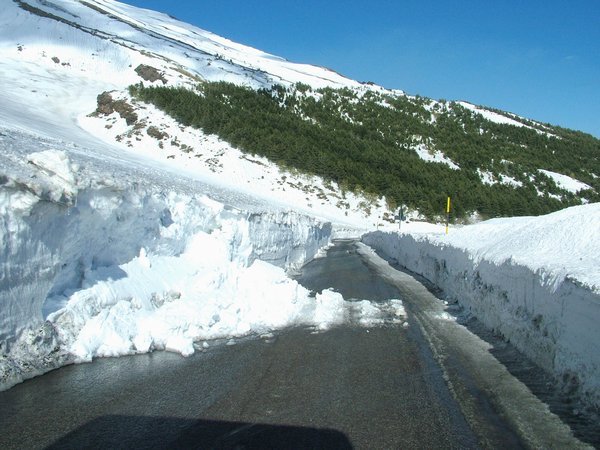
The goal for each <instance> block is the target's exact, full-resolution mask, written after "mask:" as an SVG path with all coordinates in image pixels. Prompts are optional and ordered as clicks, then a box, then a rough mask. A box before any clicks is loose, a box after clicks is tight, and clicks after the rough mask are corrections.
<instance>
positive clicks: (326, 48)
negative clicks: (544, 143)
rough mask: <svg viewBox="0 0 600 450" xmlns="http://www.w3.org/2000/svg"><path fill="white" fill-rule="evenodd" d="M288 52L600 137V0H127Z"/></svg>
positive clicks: (385, 82) (390, 84) (354, 74)
mask: <svg viewBox="0 0 600 450" xmlns="http://www.w3.org/2000/svg"><path fill="white" fill-rule="evenodd" d="M125 1H126V3H129V4H132V5H135V6H140V7H143V8H149V9H154V10H158V11H162V12H166V13H169V14H171V15H172V16H175V17H177V18H179V19H180V20H183V21H185V22H189V23H192V24H194V25H197V26H199V27H200V28H203V29H205V30H208V31H212V32H213V33H216V34H219V35H221V36H224V37H226V38H229V39H231V40H233V41H236V42H239V43H242V44H246V45H250V46H252V47H256V48H258V49H261V50H264V51H267V52H269V53H273V54H275V55H278V56H282V57H284V58H287V59H289V60H291V61H296V62H305V63H310V64H316V65H321V66H326V67H329V68H331V69H333V70H336V71H337V72H340V73H341V74H343V75H345V76H348V77H350V78H353V79H356V80H359V81H373V82H375V83H377V84H380V85H382V86H385V87H387V88H394V89H402V90H404V91H406V92H407V93H409V94H419V95H422V96H426V97H431V98H435V99H441V98H444V99H447V100H467V101H470V102H472V103H475V104H481V105H486V106H491V107H495V108H499V109H503V110H506V111H510V112H513V113H516V114H519V115H523V116H525V117H528V118H531V119H536V120H539V121H542V122H549V123H551V124H555V125H560V126H564V127H567V128H573V129H578V130H582V131H585V132H588V133H591V134H593V135H595V136H596V137H600V0H571V1H566V0H544V1H540V0H496V1H492V0H478V1H475V0H435V1H434V0H395V1H394V0H371V1H369V2H365V1H361V2H358V1H353V0H346V1H338V0H328V1H326V2H323V1H316V0H305V1H302V2H300V1H297V2H286V1H283V0H280V1H273V0H263V1H260V2H253V1H248V0H246V1H243V0H197V1H196V0H178V1H167V0H125Z"/></svg>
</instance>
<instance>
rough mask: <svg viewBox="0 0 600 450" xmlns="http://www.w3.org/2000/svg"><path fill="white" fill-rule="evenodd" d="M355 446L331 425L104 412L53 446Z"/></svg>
mask: <svg viewBox="0 0 600 450" xmlns="http://www.w3.org/2000/svg"><path fill="white" fill-rule="evenodd" d="M80 448H86V449H94V448H97V449H106V448H111V449H118V448H123V449H125V448H144V449H150V448H152V449H162V448H169V449H177V448H186V449H188V448H190V449H308V448H310V449H352V445H351V443H350V441H349V440H348V438H347V437H346V435H344V434H343V433H341V432H339V431H336V430H331V429H319V428H307V427H296V426H288V425H268V424H255V423H242V422H224V421H211V420H192V419H176V418H171V417H168V418H167V417H137V416H112V415H111V416H104V417H100V418H98V419H95V420H93V421H91V422H88V423H87V424H85V425H83V426H81V427H80V428H78V429H76V430H74V431H72V432H71V433H69V434H67V435H66V436H64V437H62V438H61V439H59V440H58V441H56V442H55V443H54V444H52V445H50V446H49V447H48V449H80Z"/></svg>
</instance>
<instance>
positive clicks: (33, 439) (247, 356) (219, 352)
mask: <svg viewBox="0 0 600 450" xmlns="http://www.w3.org/2000/svg"><path fill="white" fill-rule="evenodd" d="M299 281H300V282H301V283H302V284H304V285H305V286H307V287H308V288H310V289H313V290H320V289H323V288H328V287H333V288H335V289H336V290H338V291H339V292H340V293H342V294H343V295H344V298H346V299H352V298H354V299H369V300H372V301H383V300H386V299H390V298H402V297H404V298H403V300H404V302H405V304H407V307H408V304H409V303H410V299H408V298H405V297H406V296H407V295H411V292H410V289H409V290H406V292H399V291H398V289H397V286H393V285H392V284H391V283H388V282H386V281H384V280H383V279H382V278H381V276H380V274H379V273H378V272H377V270H375V269H374V268H373V266H370V265H367V264H366V263H365V260H364V258H363V257H361V256H360V255H359V254H357V252H356V247H355V246H354V244H353V243H352V242H342V243H340V244H338V245H337V246H336V247H334V248H333V249H331V250H330V251H329V254H328V257H327V258H323V259H318V260H315V261H314V262H312V263H311V264H309V265H308V266H306V267H305V268H304V270H303V272H302V274H301V275H300V276H299ZM417 306H418V302H417ZM418 311H420V310H419V308H418V307H417V313H415V314H414V315H413V313H410V314H409V320H408V324H409V325H408V327H404V326H401V325H398V324H387V325H384V326H379V327H372V328H362V327H358V326H355V325H351V324H348V325H343V326H340V327H337V328H334V329H332V330H329V331H325V332H319V333H317V332H315V331H314V330H312V329H308V328H296V329H290V330H285V331H282V332H279V333H277V334H276V335H275V336H269V337H267V338H260V337H256V338H247V339H244V340H240V341H237V342H236V344H235V345H226V344H225V343H222V344H220V345H213V346H211V348H210V349H209V350H208V351H206V352H198V353H196V354H195V355H193V356H191V357H189V358H181V357H180V356H178V355H175V354H171V353H166V352H156V353H154V354H149V355H138V356H134V357H124V358H114V359H101V360H97V361H94V362H93V363H92V364H84V365H78V366H70V367H65V368H62V369H59V370H56V371H54V372H51V373H49V374H46V375H44V376H42V377H39V378H36V379H33V380H29V381H27V382H25V383H23V384H21V385H18V386H15V387H14V388H12V389H10V390H9V391H6V392H2V393H0V448H3V449H10V448H19V449H26V448H47V447H49V448H103V449H104V448H207V449H208V448H232V449H233V448H239V449H243V448H285V449H294V448H298V449H300V448H302V449H305V448H323V449H336V448H368V449H396V448H423V449H425V448H427V449H432V448H520V447H525V446H527V442H525V441H524V440H523V438H522V435H521V434H520V433H518V432H517V431H516V429H515V426H514V420H512V421H511V420H507V417H506V414H507V413H506V410H503V409H502V408H498V406H497V403H496V402H495V400H494V395H495V394H494V393H493V392H491V393H490V391H489V390H488V389H487V388H486V386H487V385H486V384H485V383H480V382H479V378H478V377H480V375H477V373H475V374H472V373H471V372H470V369H469V365H470V364H471V363H470V362H468V361H467V362H464V361H463V357H462V356H461V355H460V354H457V355H452V357H451V358H445V359H444V361H446V362H440V361H441V359H440V352H439V347H438V346H436V344H435V343H434V344H432V336H434V338H435V336H436V335H435V333H433V334H432V333H430V332H429V331H427V330H428V328H430V327H431V326H432V325H431V323H428V322H427V320H426V318H424V317H425V316H423V315H419V313H418ZM409 312H410V307H409ZM424 321H425V322H426V323H424ZM432 349H433V351H432ZM446 356H449V355H446ZM448 364H450V366H451V370H449V369H448V367H449V366H448ZM490 395H491V397H490ZM465 399H466V400H465Z"/></svg>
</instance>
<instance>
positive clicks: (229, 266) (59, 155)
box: [0, 138, 331, 389]
mask: <svg viewBox="0 0 600 450" xmlns="http://www.w3.org/2000/svg"><path fill="white" fill-rule="evenodd" d="M9 140H10V139H8V138H6V139H5V141H6V142H9ZM34 144H35V145H40V144H39V143H34ZM42 144H44V143H42ZM20 145H21V144H20ZM23 145H24V144H23ZM40 146H41V147H44V145H40ZM13 150H14V149H13ZM6 155H7V159H6V160H5V161H3V167H2V173H1V174H0V235H1V246H0V389H1V388H7V387H10V386H11V385H13V384H15V383H17V382H19V381H21V380H22V379H24V378H28V377H31V376H34V375H36V374H39V373H43V372H45V371H48V370H50V369H53V368H55V367H58V366H60V365H64V364H66V363H69V362H73V361H86V360H90V359H91V358H93V357H95V356H115V355H122V354H132V353H140V352H147V351H152V350H153V349H168V350H173V351H178V352H180V353H182V354H184V355H188V354H191V353H193V352H194V342H198V341H201V340H203V339H212V338H221V337H230V336H240V335H245V334H248V333H261V332H266V331H268V330H271V329H274V328H278V327H283V326H286V325H289V324H292V323H294V320H297V317H299V316H303V315H305V312H306V311H305V309H306V308H307V305H308V303H309V299H308V297H309V296H308V294H309V293H308V291H306V290H305V289H304V288H302V287H301V286H299V285H298V284H297V283H296V282H295V281H294V280H291V279H290V278H288V277H287V276H286V273H285V270H289V269H294V268H296V267H298V266H300V265H302V264H303V263H305V262H306V261H307V260H310V259H312V258H313V257H314V255H315V254H316V253H317V252H318V250H319V249H320V248H321V247H323V246H325V245H326V244H328V242H329V239H330V235H331V225H330V224H329V223H322V222H318V221H315V220H313V219H311V218H308V217H306V216H302V215H299V214H297V213H294V212H291V211H282V210H280V211H277V210H270V209H268V208H266V207H261V205H251V206H249V208H248V209H247V210H241V209H238V208H237V207H236V206H238V207H239V203H243V202H240V201H237V202H236V199H235V195H233V196H232V202H231V203H232V204H233V205H235V206H228V205H226V204H225V203H224V202H217V201H215V200H212V199H210V198H208V197H207V196H206V195H204V194H202V193H201V192H202V190H201V189H197V186H196V187H195V186H191V187H189V185H190V184H193V182H192V181H189V182H185V180H184V181H182V182H178V181H177V180H169V175H163V176H162V178H160V177H157V178H152V179H150V178H146V177H145V176H144V175H143V174H142V175H138V178H132V177H131V175H132V174H135V173H136V172H135V171H129V173H123V170H127V169H123V168H119V167H117V166H114V164H113V166H111V165H110V164H109V163H107V162H102V161H94V160H93V159H91V158H79V159H81V160H82V161H83V163H82V162H81V161H78V162H77V163H74V162H73V161H72V160H71V159H70V158H69V155H67V153H66V152H64V151H61V150H55V149H49V150H45V151H38V152H33V153H28V154H26V155H21V156H19V155H15V154H13V153H10V152H8V150H7V153H6ZM71 156H73V155H71ZM122 169H123V170H122ZM198 192H200V193H198ZM261 208H262V209H261ZM264 261H267V262H268V263H267V262H264ZM317 300H318V299H317ZM310 301H312V302H313V303H314V301H315V299H314V298H312V299H310ZM46 319H47V320H46Z"/></svg>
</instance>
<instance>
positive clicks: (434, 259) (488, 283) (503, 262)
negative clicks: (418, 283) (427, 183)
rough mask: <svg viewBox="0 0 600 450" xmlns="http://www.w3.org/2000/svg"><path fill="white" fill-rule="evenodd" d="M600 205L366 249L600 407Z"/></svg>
mask: <svg viewBox="0 0 600 450" xmlns="http://www.w3.org/2000/svg"><path fill="white" fill-rule="evenodd" d="M599 229H600V204H591V205H584V206H577V207H573V208H568V209H565V210H562V211H559V212H556V213H553V214H549V215H547V216H542V217H523V218H512V219H494V220H490V221H487V222H482V223H480V224H477V225H472V226H467V227H463V228H461V229H458V230H451V232H450V235H448V236H445V235H441V234H438V235H431V234H430V235H426V234H422V235H399V234H397V233H384V232H375V233H370V234H367V235H365V236H364V237H363V242H364V243H366V244H367V245H370V246H371V247H373V248H375V249H376V250H378V251H379V252H380V253H382V254H383V255H384V256H386V257H388V258H390V259H392V260H395V261H398V263H400V264H401V265H403V266H404V267H406V268H407V269H409V270H411V271H413V272H416V273H418V274H421V275H423V276H424V277H425V278H427V279H429V280H430V281H431V282H433V283H434V284H435V285H437V286H439V287H440V288H441V289H443V290H444V293H445V295H446V296H447V297H448V298H449V299H452V300H455V301H458V302H459V303H460V304H461V305H462V306H463V307H464V308H465V309H466V311H467V312H468V313H470V314H472V315H474V316H475V317H477V318H478V319H479V320H480V321H482V322H483V323H484V324H485V325H486V326H487V327H489V328H491V329H493V330H495V331H496V332H498V333H500V334H501V335H502V336H504V337H505V338H506V339H507V340H509V341H510V342H511V343H513V344H514V345H516V346H517V347H518V348H519V349H520V350H521V351H523V352H524V353H525V354H526V355H528V356H529V357H530V358H531V359H532V360H534V361H535V362H536V363H537V364H538V365H540V366H541V367H543V368H544V369H546V370H548V371H549V372H551V373H553V374H555V375H556V376H557V378H559V379H561V380H562V381H563V382H564V383H565V385H566V387H568V388H570V389H574V388H576V389H578V390H579V392H580V393H581V394H582V396H583V398H585V399H587V400H588V401H589V402H590V403H592V404H595V405H600V352H598V349H597V343H598V342H600V329H599V328H598V326H597V324H598V322H599V321H600V241H599V240H598V239H597V236H596V235H597V233H598V230H599Z"/></svg>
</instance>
